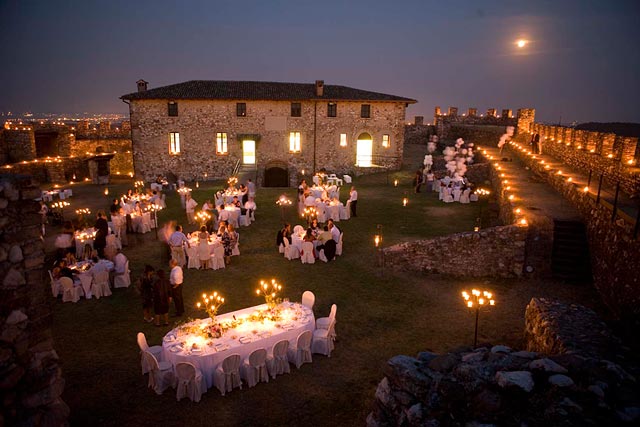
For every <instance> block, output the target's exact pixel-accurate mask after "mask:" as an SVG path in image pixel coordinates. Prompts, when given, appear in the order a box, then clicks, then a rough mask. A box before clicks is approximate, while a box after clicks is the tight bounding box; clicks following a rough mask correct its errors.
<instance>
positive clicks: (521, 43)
mask: <svg viewBox="0 0 640 427" xmlns="http://www.w3.org/2000/svg"><path fill="white" fill-rule="evenodd" d="M527 43H528V42H527V41H526V40H524V39H520V40H518V41H516V46H518V47H519V48H520V49H522V48H523V47H525V46H526V45H527Z"/></svg>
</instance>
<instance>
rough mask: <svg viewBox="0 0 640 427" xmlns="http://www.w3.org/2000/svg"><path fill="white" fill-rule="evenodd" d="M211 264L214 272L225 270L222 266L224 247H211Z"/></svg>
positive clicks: (223, 265)
mask: <svg viewBox="0 0 640 427" xmlns="http://www.w3.org/2000/svg"><path fill="white" fill-rule="evenodd" d="M211 263H212V266H211V268H213V269H214V270H217V269H219V268H225V264H224V246H222V245H215V246H214V247H213V255H211Z"/></svg>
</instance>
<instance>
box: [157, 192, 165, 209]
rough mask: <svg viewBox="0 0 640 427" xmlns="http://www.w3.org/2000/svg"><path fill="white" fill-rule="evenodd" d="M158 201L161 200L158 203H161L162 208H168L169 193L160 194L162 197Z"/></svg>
mask: <svg viewBox="0 0 640 427" xmlns="http://www.w3.org/2000/svg"><path fill="white" fill-rule="evenodd" d="M158 202H159V203H158V204H159V205H160V207H161V208H163V209H164V208H166V207H167V195H166V194H163V195H162V196H160V199H159V201H158Z"/></svg>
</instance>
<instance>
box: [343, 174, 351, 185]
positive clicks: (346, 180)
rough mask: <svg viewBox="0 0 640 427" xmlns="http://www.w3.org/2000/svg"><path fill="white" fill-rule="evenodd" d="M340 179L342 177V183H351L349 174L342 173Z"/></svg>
mask: <svg viewBox="0 0 640 427" xmlns="http://www.w3.org/2000/svg"><path fill="white" fill-rule="evenodd" d="M342 179H344V183H345V184H351V176H349V175H342Z"/></svg>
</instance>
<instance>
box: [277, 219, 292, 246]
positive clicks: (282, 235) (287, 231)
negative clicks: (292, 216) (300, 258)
mask: <svg viewBox="0 0 640 427" xmlns="http://www.w3.org/2000/svg"><path fill="white" fill-rule="evenodd" d="M284 239H287V241H288V242H289V244H291V224H289V223H286V224H285V225H284V227H282V229H281V230H280V231H278V234H277V236H276V246H278V247H280V245H284Z"/></svg>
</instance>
